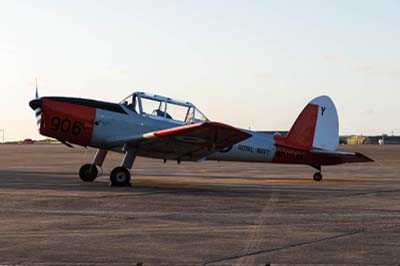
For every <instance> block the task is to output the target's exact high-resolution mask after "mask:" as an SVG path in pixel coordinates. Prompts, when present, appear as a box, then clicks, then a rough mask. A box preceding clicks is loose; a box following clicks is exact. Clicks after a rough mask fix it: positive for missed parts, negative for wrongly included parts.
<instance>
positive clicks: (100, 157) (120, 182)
mask: <svg viewBox="0 0 400 266" xmlns="http://www.w3.org/2000/svg"><path fill="white" fill-rule="evenodd" d="M124 151H125V156H124V159H123V160H122V166H118V167H116V168H114V169H113V170H112V171H111V174H110V186H112V187H124V186H131V182H130V181H131V174H130V173H129V170H128V169H131V168H132V165H133V162H134V161H135V158H136V155H135V152H134V150H133V149H132V148H130V147H124ZM107 152H108V151H107V150H102V149H99V150H97V153H96V155H95V157H94V160H93V163H92V164H84V165H82V167H81V168H80V170H79V177H80V178H81V179H82V181H84V182H93V181H94V180H95V179H96V177H97V176H98V170H97V166H99V167H101V166H102V165H103V162H104V160H105V158H106V155H107Z"/></svg>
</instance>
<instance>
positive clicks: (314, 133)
mask: <svg viewBox="0 0 400 266" xmlns="http://www.w3.org/2000/svg"><path fill="white" fill-rule="evenodd" d="M282 140H283V142H284V143H285V144H287V145H291V146H295V147H301V148H305V149H312V148H317V149H324V150H331V151H334V150H336V149H337V147H338V146H339V119H338V114H337V111H336V107H335V104H334V103H333V101H332V100H331V99H330V98H329V97H328V96H320V97H318V98H315V99H314V100H312V101H311V102H310V103H309V104H308V105H307V106H306V107H305V108H304V109H303V111H302V112H301V114H300V115H299V117H298V118H297V119H296V122H295V123H294V124H293V126H292V128H291V129H290V131H289V133H288V135H287V137H286V138H284V139H282Z"/></svg>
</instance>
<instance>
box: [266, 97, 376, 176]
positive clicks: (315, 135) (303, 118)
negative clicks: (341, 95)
mask: <svg viewBox="0 0 400 266" xmlns="http://www.w3.org/2000/svg"><path fill="white" fill-rule="evenodd" d="M275 142H276V146H277V152H276V156H275V158H274V162H279V163H298V164H308V165H311V166H314V167H316V168H317V169H320V166H321V165H335V164H342V163H355V162H371V161H373V160H372V159H370V158H368V157H367V156H365V155H363V154H360V153H350V152H340V151H336V149H337V148H338V146H339V119H338V114H337V111H336V107H335V104H334V103H333V101H332V100H331V99H330V98H329V97H328V96H320V97H317V98H315V99H314V100H312V101H311V102H310V103H309V104H308V105H307V106H306V107H305V108H304V109H303V111H302V112H301V114H300V115H299V117H298V118H297V119H296V122H295V123H294V124H293V126H292V128H291V129H290V131H289V133H288V135H287V136H286V137H281V136H275ZM295 151H296V152H295Z"/></svg>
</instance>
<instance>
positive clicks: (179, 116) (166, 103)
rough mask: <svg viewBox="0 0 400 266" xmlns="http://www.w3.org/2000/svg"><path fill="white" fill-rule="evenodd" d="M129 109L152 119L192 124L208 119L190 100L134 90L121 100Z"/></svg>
mask: <svg viewBox="0 0 400 266" xmlns="http://www.w3.org/2000/svg"><path fill="white" fill-rule="evenodd" d="M121 104H123V105H125V106H126V107H128V108H129V109H130V110H132V111H134V112H136V113H138V114H141V115H147V116H148V117H150V118H153V119H162V120H168V121H176V122H179V123H185V124H193V123H197V122H203V121H208V119H207V117H206V116H205V115H203V113H202V112H200V110H199V109H197V107H196V106H194V105H193V104H192V103H190V102H183V101H178V100H173V99H171V98H168V97H164V96H159V95H154V94H147V93H144V92H134V93H132V94H131V95H129V96H128V97H126V98H125V99H123V100H122V101H121Z"/></svg>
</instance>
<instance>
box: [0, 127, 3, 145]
mask: <svg viewBox="0 0 400 266" xmlns="http://www.w3.org/2000/svg"><path fill="white" fill-rule="evenodd" d="M0 132H1V133H2V136H3V142H2V143H3V144H4V129H0Z"/></svg>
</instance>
